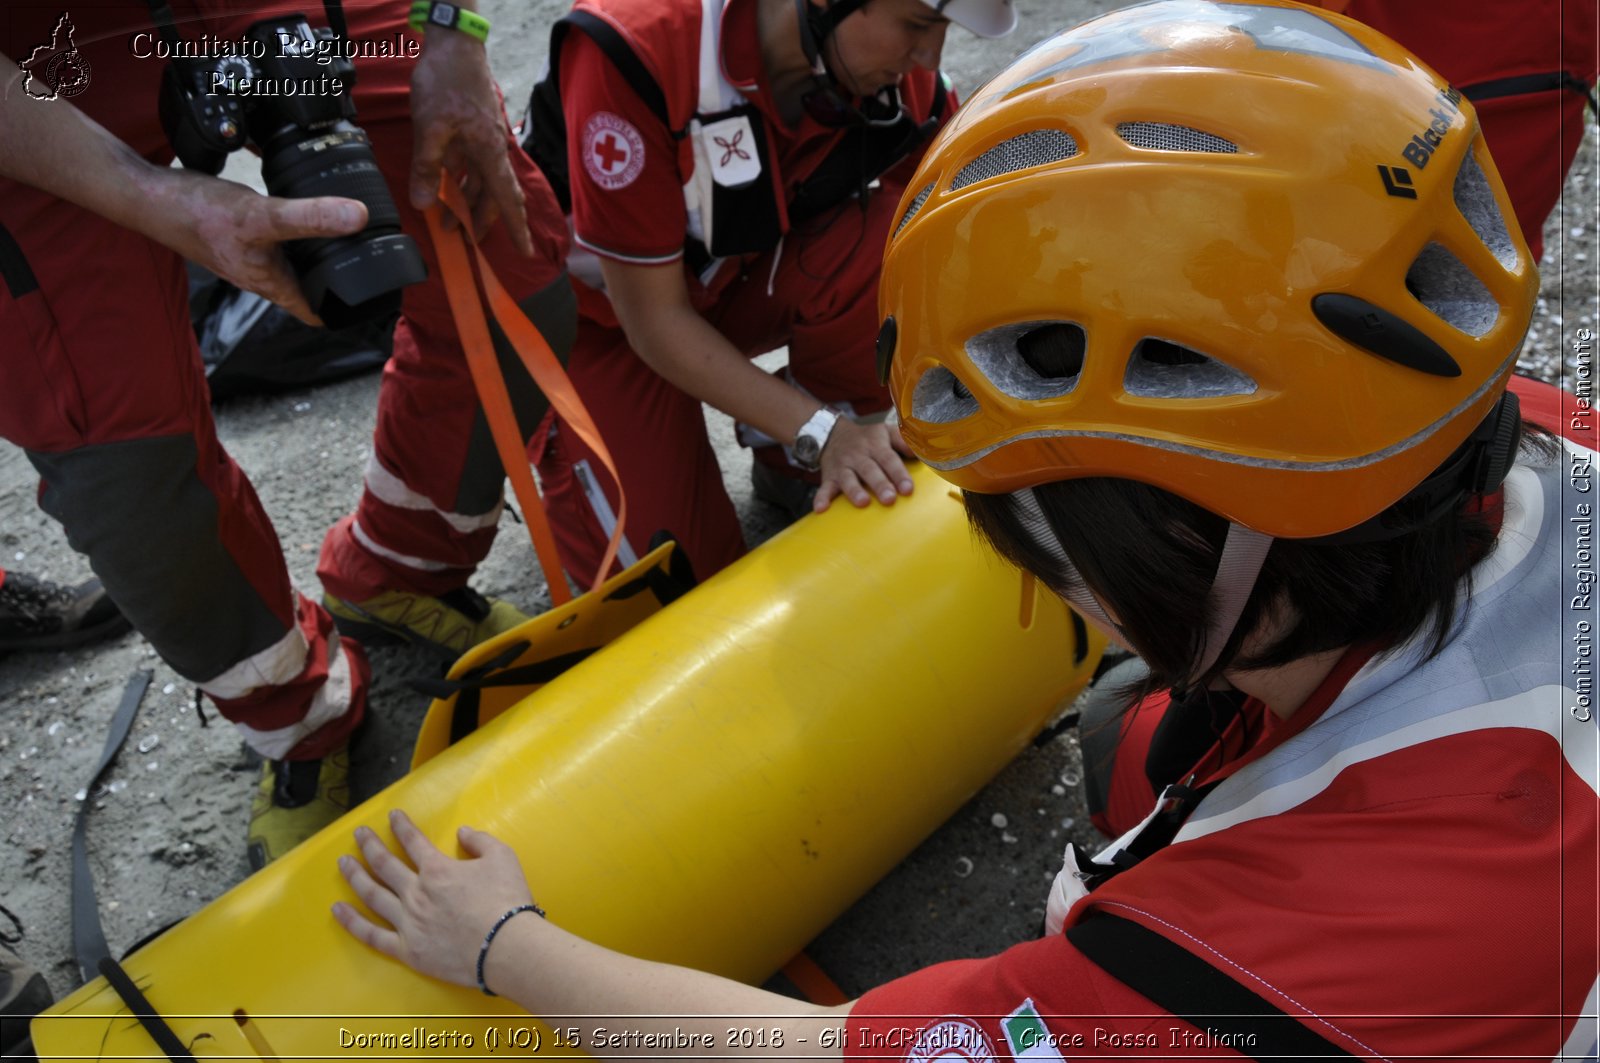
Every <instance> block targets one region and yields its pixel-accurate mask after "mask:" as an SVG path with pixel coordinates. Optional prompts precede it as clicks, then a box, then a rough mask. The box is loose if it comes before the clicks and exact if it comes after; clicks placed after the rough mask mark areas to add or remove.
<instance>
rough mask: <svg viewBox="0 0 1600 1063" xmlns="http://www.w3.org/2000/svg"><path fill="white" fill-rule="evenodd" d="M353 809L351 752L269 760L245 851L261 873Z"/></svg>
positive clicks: (263, 769)
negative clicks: (316, 757) (316, 758)
mask: <svg viewBox="0 0 1600 1063" xmlns="http://www.w3.org/2000/svg"><path fill="white" fill-rule="evenodd" d="M349 808H350V750H349V747H348V746H346V747H344V748H341V749H339V750H338V751H337V752H334V753H330V754H328V755H327V756H326V757H323V758H322V759H321V760H268V761H263V762H262V765H261V781H260V782H259V783H258V784H257V786H256V793H255V797H254V798H253V799H252V800H251V802H250V834H249V837H248V839H247V843H246V844H247V851H248V853H249V856H250V868H251V870H254V871H260V870H261V869H262V868H263V867H266V866H267V865H268V864H270V863H271V862H272V861H274V860H276V859H278V857H280V856H282V855H283V854H284V853H286V852H288V851H289V850H290V849H293V848H294V847H295V846H297V845H299V844H300V843H301V842H303V841H305V840H306V839H307V838H309V837H311V836H312V835H313V834H315V833H317V831H319V830H321V829H322V828H323V827H326V826H327V825H328V824H330V823H332V822H333V821H334V820H336V819H338V818H339V817H340V816H342V815H344V814H345V812H346V810H348V809H349Z"/></svg>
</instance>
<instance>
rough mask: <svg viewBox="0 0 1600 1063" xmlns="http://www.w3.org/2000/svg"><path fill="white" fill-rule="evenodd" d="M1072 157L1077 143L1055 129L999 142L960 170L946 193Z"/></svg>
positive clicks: (1038, 131)
mask: <svg viewBox="0 0 1600 1063" xmlns="http://www.w3.org/2000/svg"><path fill="white" fill-rule="evenodd" d="M1076 154H1078V142H1077V141H1076V140H1073V139H1072V134H1070V133H1065V132H1062V131H1061V130H1059V129H1035V130H1032V131H1030V132H1027V133H1022V134H1020V135H1018V136H1014V137H1012V138H1011V139H1010V140H1002V141H1001V142H1000V143H998V144H996V145H995V146H994V147H992V148H990V149H989V150H988V151H986V152H984V153H983V154H982V155H979V156H978V157H977V158H976V159H973V160H972V161H971V162H969V163H967V164H966V165H965V166H963V167H961V169H960V170H958V171H956V175H955V177H954V178H952V179H951V181H950V191H952V192H955V191H959V190H960V189H963V188H965V187H967V186H968V185H971V184H977V183H978V182H979V181H987V180H988V179H989V178H991V177H999V176H1000V175H1001V174H1005V173H1011V172H1013V171H1015V170H1025V169H1027V168H1028V167H1030V166H1044V165H1046V164H1047V163H1052V162H1061V161H1062V160H1063V159H1070V158H1072V157H1073V156H1074V155H1076Z"/></svg>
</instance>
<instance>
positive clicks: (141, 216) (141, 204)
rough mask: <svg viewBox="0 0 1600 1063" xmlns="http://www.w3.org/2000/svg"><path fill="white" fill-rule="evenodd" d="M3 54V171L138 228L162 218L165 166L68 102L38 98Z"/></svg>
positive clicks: (0, 120) (0, 133) (0, 110)
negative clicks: (152, 161) (145, 156)
mask: <svg viewBox="0 0 1600 1063" xmlns="http://www.w3.org/2000/svg"><path fill="white" fill-rule="evenodd" d="M22 81H23V75H22V71H21V70H19V69H18V68H17V64H16V63H14V62H13V61H12V60H11V59H10V58H9V57H7V56H4V55H0V84H3V85H4V86H5V91H4V92H0V174H3V175H4V176H6V177H9V178H11V179H12V180H14V181H21V182H22V183H24V184H29V185H33V186H34V187H35V188H40V189H43V190H44V191H46V192H49V193H51V194H52V195H55V196H58V197H60V198H61V199H65V200H67V201H69V202H71V203H76V204H77V205H78V206H80V207H83V208H84V209H85V210H90V211H93V212H94V213H96V214H99V215H100V216H102V217H104V218H108V219H110V220H111V221H114V222H116V223H118V224H119V225H123V226H126V227H128V228H130V229H134V230H136V231H140V232H144V231H146V230H145V228H144V227H145V226H147V225H150V224H152V223H154V222H156V221H159V220H160V219H159V213H160V211H159V209H152V208H153V207H155V208H159V203H160V201H161V200H162V197H163V190H164V188H165V184H166V182H165V181H164V180H163V178H164V177H165V175H164V174H163V172H162V168H161V167H158V166H154V165H152V164H150V163H149V162H147V161H145V160H144V159H142V158H140V157H139V155H138V153H136V152H135V151H134V150H133V149H132V148H130V147H129V146H128V145H126V144H124V143H123V142H122V141H121V140H119V139H117V137H115V136H113V135H112V134H111V132H110V131H108V130H107V129H106V128H105V127H104V126H101V125H100V124H99V123H97V122H95V121H94V120H92V119H91V118H89V116H88V115H86V114H84V113H83V112H82V111H80V110H78V108H76V107H74V106H73V105H72V104H71V103H70V102H69V101H67V100H49V101H44V100H36V99H34V98H33V97H31V96H29V95H28V94H27V93H26V92H24V91H23V89H22Z"/></svg>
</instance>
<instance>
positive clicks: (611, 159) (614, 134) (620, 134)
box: [583, 111, 644, 191]
mask: <svg viewBox="0 0 1600 1063" xmlns="http://www.w3.org/2000/svg"><path fill="white" fill-rule="evenodd" d="M583 168H584V170H585V172H587V173H588V175H589V179H590V180H591V181H593V182H594V183H595V184H597V185H599V186H600V187H601V188H605V189H609V190H612V191H615V190H616V189H619V188H627V187H628V186H629V185H631V184H633V182H634V181H635V180H636V179H637V178H638V176H639V174H640V172H641V171H643V170H644V138H643V137H641V136H640V135H639V131H638V130H637V129H635V128H634V126H633V123H632V122H629V121H628V120H627V119H626V118H621V117H618V116H617V115H614V114H612V113H611V112H610V111H596V112H595V113H594V114H592V115H590V116H589V120H588V121H587V122H585V123H584V124H583Z"/></svg>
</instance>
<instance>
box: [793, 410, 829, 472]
mask: <svg viewBox="0 0 1600 1063" xmlns="http://www.w3.org/2000/svg"><path fill="white" fill-rule="evenodd" d="M838 423H839V415H838V414H836V413H834V412H833V411H832V410H830V409H828V408H827V407H826V406H824V407H822V409H820V410H818V411H817V412H816V413H814V414H812V415H811V419H810V420H809V421H807V422H806V423H805V424H803V425H801V426H800V431H799V432H797V433H796V434H795V437H794V447H793V451H794V463H795V464H796V465H798V466H800V467H801V468H802V469H804V470H805V471H806V472H816V471H817V470H818V469H820V468H822V448H823V447H825V446H827V445H828V437H829V436H830V435H832V434H833V426H834V425H836V424H838Z"/></svg>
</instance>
